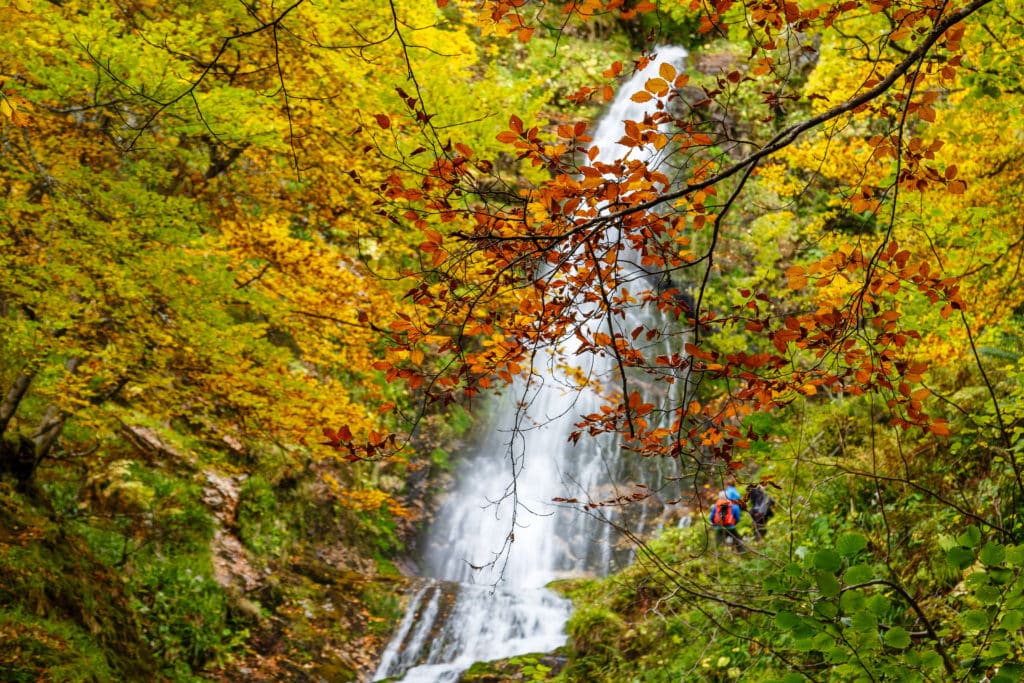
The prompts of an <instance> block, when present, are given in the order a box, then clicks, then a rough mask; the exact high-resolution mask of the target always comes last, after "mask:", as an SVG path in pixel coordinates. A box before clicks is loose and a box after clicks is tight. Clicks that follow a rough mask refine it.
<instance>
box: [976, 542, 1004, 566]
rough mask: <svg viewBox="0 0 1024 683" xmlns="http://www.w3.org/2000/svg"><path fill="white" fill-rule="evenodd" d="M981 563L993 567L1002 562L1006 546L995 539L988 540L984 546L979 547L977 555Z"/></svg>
mask: <svg viewBox="0 0 1024 683" xmlns="http://www.w3.org/2000/svg"><path fill="white" fill-rule="evenodd" d="M978 557H979V558H980V559H981V561H982V562H983V563H985V564H986V565H987V566H989V567H995V566H998V565H1000V564H1002V563H1003V560H1005V559H1006V548H1004V547H1003V546H1002V545H1001V544H999V543H996V542H995V541H989V542H988V543H986V544H985V547H983V548H982V549H981V553H980V554H979V555H978Z"/></svg>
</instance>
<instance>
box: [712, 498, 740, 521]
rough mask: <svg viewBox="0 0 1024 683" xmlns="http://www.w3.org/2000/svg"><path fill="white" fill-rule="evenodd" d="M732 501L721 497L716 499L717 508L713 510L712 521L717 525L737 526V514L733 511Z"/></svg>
mask: <svg viewBox="0 0 1024 683" xmlns="http://www.w3.org/2000/svg"><path fill="white" fill-rule="evenodd" d="M732 505H733V503H732V501H731V500H729V499H728V498H719V499H718V500H716V501H715V509H714V510H713V511H712V512H711V523H712V524H714V525H715V526H736V515H734V514H733V511H732Z"/></svg>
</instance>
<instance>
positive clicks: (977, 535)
mask: <svg viewBox="0 0 1024 683" xmlns="http://www.w3.org/2000/svg"><path fill="white" fill-rule="evenodd" d="M956 540H957V543H959V544H960V545H962V546H964V547H967V548H974V547H975V546H977V545H978V544H979V543H981V532H980V531H978V527H976V526H974V525H973V524H972V525H971V526H969V527H967V528H966V529H964V532H963V533H962V534H960V535H959V536H957V537H956Z"/></svg>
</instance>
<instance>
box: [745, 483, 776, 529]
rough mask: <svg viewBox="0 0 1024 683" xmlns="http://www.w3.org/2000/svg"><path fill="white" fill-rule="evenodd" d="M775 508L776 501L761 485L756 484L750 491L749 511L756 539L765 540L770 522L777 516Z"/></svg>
mask: <svg viewBox="0 0 1024 683" xmlns="http://www.w3.org/2000/svg"><path fill="white" fill-rule="evenodd" d="M774 506H775V499H774V498H772V497H771V496H770V495H768V492H767V491H765V490H764V487H763V486H761V485H760V484H754V485H753V486H752V487H751V488H750V491H748V493H747V511H748V512H750V521H751V523H752V524H753V526H754V536H755V537H757V538H764V537H765V535H766V534H767V533H768V520H769V519H771V518H772V515H774V514H775V512H774V511H773V510H772V507H774Z"/></svg>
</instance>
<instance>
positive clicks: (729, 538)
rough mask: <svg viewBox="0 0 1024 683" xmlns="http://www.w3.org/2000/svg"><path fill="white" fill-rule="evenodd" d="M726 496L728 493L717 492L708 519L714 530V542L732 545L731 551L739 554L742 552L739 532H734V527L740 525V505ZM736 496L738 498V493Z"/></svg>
mask: <svg viewBox="0 0 1024 683" xmlns="http://www.w3.org/2000/svg"><path fill="white" fill-rule="evenodd" d="M734 490H735V489H734ZM728 494H729V492H728V491H720V492H719V494H718V499H717V500H715V504H714V505H712V506H711V514H710V515H709V516H708V519H709V520H710V521H711V526H713V527H714V528H715V540H716V541H717V542H718V543H732V546H733V550H735V551H737V552H739V551H741V550H743V543H742V541H741V540H740V535H739V532H738V531H736V525H737V524H739V523H740V505H739V503H737V502H736V500H735V499H732V498H730V497H729V495H728ZM736 496H737V498H738V497H739V492H737V493H736Z"/></svg>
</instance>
